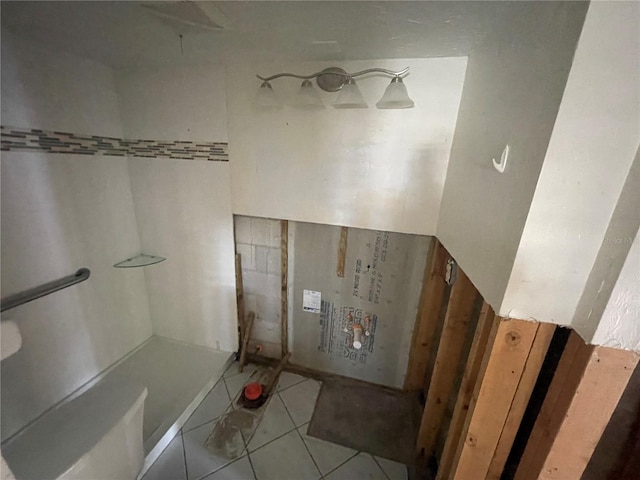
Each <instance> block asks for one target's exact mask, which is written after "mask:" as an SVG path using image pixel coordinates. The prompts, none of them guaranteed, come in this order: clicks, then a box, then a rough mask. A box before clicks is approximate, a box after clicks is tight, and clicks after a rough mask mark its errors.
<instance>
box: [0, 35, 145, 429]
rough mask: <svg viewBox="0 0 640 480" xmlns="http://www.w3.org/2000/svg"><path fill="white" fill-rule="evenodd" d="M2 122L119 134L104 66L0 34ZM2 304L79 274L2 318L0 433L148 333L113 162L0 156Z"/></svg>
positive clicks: (120, 163) (128, 205)
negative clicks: (126, 264)
mask: <svg viewBox="0 0 640 480" xmlns="http://www.w3.org/2000/svg"><path fill="white" fill-rule="evenodd" d="M2 123H3V124H6V125H12V126H21V127H34V128H38V127H39V128H47V129H55V130H61V131H69V132H83V133H99V134H104V135H120V132H121V128H120V123H119V117H118V105H117V102H116V94H115V88H114V82H113V77H112V75H111V72H110V70H109V69H107V68H105V67H103V66H101V65H98V64H95V63H93V62H88V61H86V60H82V59H79V58H76V57H73V56H70V55H65V54H59V53H56V54H55V55H54V54H52V53H51V52H47V51H41V50H38V49H35V48H33V47H31V46H29V45H27V44H25V43H23V42H18V41H17V40H16V39H14V38H12V37H10V36H8V35H6V32H4V31H3V35H2ZM1 164H2V170H1V179H2V180H1V181H2V185H1V192H2V193H1V196H2V293H1V294H2V297H5V296H7V295H10V294H13V293H17V292H20V291H23V290H25V289H28V288H30V287H34V286H37V285H40V284H42V283H45V282H48V281H51V280H54V279H57V278H60V277H63V276H67V275H70V274H72V273H74V272H75V271H76V270H77V269H78V268H80V267H88V268H89V269H90V270H91V277H90V278H89V279H88V280H87V281H85V282H83V283H81V284H79V285H76V286H73V287H71V288H68V289H66V290H63V291H60V292H57V293H55V294H53V295H50V296H47V297H45V298H42V299H39V300H36V301H33V302H31V303H29V304H26V305H24V306H21V307H18V308H16V309H13V310H10V311H7V312H4V313H3V314H2V320H8V319H12V320H15V321H16V323H17V324H18V326H19V328H20V331H21V334H22V338H23V346H22V349H21V350H20V351H19V352H18V353H16V354H15V355H13V356H11V357H10V358H8V359H6V360H3V361H2V364H1V369H2V408H1V412H2V422H1V423H2V438H3V439H4V438H6V437H7V436H8V435H11V434H12V433H14V432H15V431H16V430H18V429H19V428H21V427H22V426H23V425H25V424H26V423H27V422H29V421H30V420H32V419H33V418H35V417H36V416H37V415H39V414H40V413H42V412H43V411H44V410H46V409H47V408H49V407H50V406H51V405H53V404H54V403H56V402H58V401H59V400H61V399H62V398H64V397H65V396H66V395H68V394H69V393H71V392H72V391H74V390H75V389H77V388H78V387H80V386H81V385H82V384H83V383H85V382H86V381H88V380H89V379H91V378H92V377H94V376H95V375H96V374H98V373H99V372H100V371H101V370H103V369H104V368H106V367H108V366H109V365H110V364H111V363H113V362H115V361H116V360H117V359H119V358H120V357H122V356H123V355H125V354H126V353H127V352H129V351H130V350H132V349H133V348H135V347H136V346H137V345H139V344H140V343H142V342H143V341H144V340H146V339H147V338H148V337H149V336H150V335H151V321H150V318H149V309H148V300H147V294H146V288H145V282H144V273H143V272H142V271H141V270H134V269H131V270H122V269H115V268H113V264H114V263H116V262H119V261H120V260H123V259H125V258H127V257H128V256H130V255H131V254H133V253H135V252H137V251H138V250H139V249H140V240H139V237H138V232H137V228H136V221H135V216H134V210H133V198H132V195H131V187H130V183H129V174H128V171H127V162H126V159H124V158H115V157H107V158H104V157H99V156H80V155H50V154H49V155H47V154H41V153H30V152H2V161H1Z"/></svg>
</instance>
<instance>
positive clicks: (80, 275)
mask: <svg viewBox="0 0 640 480" xmlns="http://www.w3.org/2000/svg"><path fill="white" fill-rule="evenodd" d="M89 275H91V270H89V269H88V268H81V269H80V270H78V271H77V272H76V273H74V274H73V275H68V276H66V277H63V278H60V279H58V280H53V281H52V282H49V283H45V284H44V285H40V286H39V287H33V288H30V289H29V290H25V291H24V292H21V293H16V294H13V295H9V296H8V297H6V298H3V299H2V300H0V304H1V306H0V312H4V311H5V310H9V309H11V308H16V307H19V306H20V305H24V304H25V303H28V302H30V301H32V300H35V299H37V298H40V297H44V296H46V295H49V294H51V293H55V292H57V291H58V290H63V289H65V288H67V287H70V286H71V285H75V284H76V283H80V282H84V281H85V280H86V279H87V278H89Z"/></svg>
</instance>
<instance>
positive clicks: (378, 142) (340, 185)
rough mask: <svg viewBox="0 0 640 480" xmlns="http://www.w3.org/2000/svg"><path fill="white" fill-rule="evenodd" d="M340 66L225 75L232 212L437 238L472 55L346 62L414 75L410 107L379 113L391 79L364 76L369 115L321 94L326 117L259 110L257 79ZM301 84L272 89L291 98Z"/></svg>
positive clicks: (239, 69)
mask: <svg viewBox="0 0 640 480" xmlns="http://www.w3.org/2000/svg"><path fill="white" fill-rule="evenodd" d="M334 65H335V62H333V63H327V62H324V63H322V62H314V63H303V64H295V65H281V64H270V65H255V64H250V65H234V66H230V67H229V68H228V77H227V92H228V118H229V140H230V145H229V148H230V156H231V169H232V176H231V177H232V182H233V184H232V195H233V211H234V213H236V214H241V215H249V216H257V217H270V218H285V219H289V220H298V221H304V222H313V223H325V224H333V225H346V226H352V227H359V228H369V229H380V230H388V231H395V232H407V233H417V234H426V235H433V234H434V233H435V230H436V223H437V220H438V211H439V208H440V198H441V195H442V189H443V186H444V181H445V173H446V168H447V162H448V159H449V151H450V148H451V142H452V138H453V132H454V129H455V124H456V117H457V114H458V105H459V102H460V96H461V91H462V84H463V82H464V76H465V68H466V58H465V57H459V58H433V59H404V60H403V59H400V60H372V61H357V62H339V66H340V67H342V68H344V69H345V70H347V71H358V70H363V69H365V68H368V67H371V66H380V67H384V68H389V69H392V70H400V69H402V68H404V67H406V66H409V67H410V68H411V72H410V75H409V76H408V77H407V78H406V79H405V84H406V86H407V89H408V91H409V94H410V96H411V97H412V99H413V100H414V101H415V104H416V106H415V108H413V109H408V110H378V109H376V108H375V103H376V102H377V101H378V100H379V99H380V97H381V96H382V93H383V92H384V89H385V88H386V86H387V85H388V84H389V78H388V77H383V76H376V77H372V78H363V79H358V80H357V83H358V86H359V87H360V89H361V91H362V93H363V96H364V98H365V100H366V101H367V102H368V103H369V105H370V108H369V109H366V110H364V109H362V110H336V109H333V108H332V107H331V106H330V105H331V103H332V102H333V101H334V100H335V94H329V93H326V92H321V93H322V97H323V101H324V102H325V105H329V106H328V107H327V108H326V109H323V110H321V111H308V110H298V109H295V108H291V107H285V108H284V109H283V110H280V111H276V112H273V111H271V112H265V111H260V110H256V109H255V108H254V107H253V105H252V103H253V99H254V96H255V94H256V92H257V90H258V88H259V87H260V81H259V80H258V79H256V77H255V75H256V74H257V73H260V74H261V75H271V74H273V73H277V72H282V71H294V72H316V71H319V70H322V69H324V68H326V67H329V66H334ZM299 87H300V81H299V80H296V79H291V78H284V79H278V80H275V81H274V82H273V88H274V90H276V91H277V92H278V93H279V94H281V96H282V98H283V99H284V100H290V99H291V98H292V97H293V95H294V94H295V93H296V91H297V89H298V88H299Z"/></svg>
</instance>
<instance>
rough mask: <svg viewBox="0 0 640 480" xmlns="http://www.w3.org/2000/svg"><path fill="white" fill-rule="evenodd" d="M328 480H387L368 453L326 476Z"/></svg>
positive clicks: (361, 454)
mask: <svg viewBox="0 0 640 480" xmlns="http://www.w3.org/2000/svg"><path fill="white" fill-rule="evenodd" d="M325 479H326V480H387V477H386V476H385V474H384V472H383V471H382V469H381V468H380V466H379V465H378V464H377V463H376V461H375V460H374V459H373V457H372V456H371V455H369V454H368V453H359V454H358V455H356V456H355V457H353V458H352V459H351V460H349V461H348V462H347V463H345V464H344V465H342V466H341V467H338V468H337V469H336V470H334V471H333V472H331V473H330V474H329V475H326V476H325Z"/></svg>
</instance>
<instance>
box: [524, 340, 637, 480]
mask: <svg viewBox="0 0 640 480" xmlns="http://www.w3.org/2000/svg"><path fill="white" fill-rule="evenodd" d="M638 358H639V356H638V354H637V353H635V352H631V351H628V350H618V349H614V348H608V347H595V346H591V345H586V344H585V343H584V341H583V340H582V339H581V338H580V336H579V335H578V334H577V333H575V332H572V333H571V336H570V337H569V341H568V342H567V346H566V347H565V350H564V352H563V354H562V357H561V359H560V363H559V364H558V368H557V369H556V373H555V375H554V377H553V380H552V381H551V385H550V386H549V390H548V392H547V396H546V397H545V400H544V403H543V405H542V408H541V409H540V413H539V415H538V418H537V420H536V423H535V425H534V427H533V430H532V432H531V435H530V437H529V441H528V443H527V446H526V448H525V451H524V454H523V455H522V458H521V460H520V464H519V465H518V470H517V471H516V475H515V479H516V480H529V479H544V480H547V479H548V480H551V479H563V480H564V479H568V478H580V477H581V476H582V474H583V473H584V470H585V468H586V466H587V464H588V463H589V459H590V458H591V455H592V454H593V452H594V450H595V448H596V446H597V444H598V441H599V440H600V437H601V435H602V432H603V431H604V429H605V428H606V426H607V423H608V422H609V419H610V418H611V415H612V414H613V411H614V410H615V408H616V406H617V404H618V401H619V400H620V397H621V396H622V393H623V392H624V389H625V387H626V386H627V383H628V382H629V378H630V377H631V375H632V373H633V370H634V368H635V367H636V365H637V364H638Z"/></svg>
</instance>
